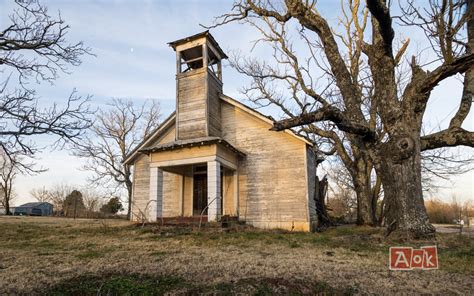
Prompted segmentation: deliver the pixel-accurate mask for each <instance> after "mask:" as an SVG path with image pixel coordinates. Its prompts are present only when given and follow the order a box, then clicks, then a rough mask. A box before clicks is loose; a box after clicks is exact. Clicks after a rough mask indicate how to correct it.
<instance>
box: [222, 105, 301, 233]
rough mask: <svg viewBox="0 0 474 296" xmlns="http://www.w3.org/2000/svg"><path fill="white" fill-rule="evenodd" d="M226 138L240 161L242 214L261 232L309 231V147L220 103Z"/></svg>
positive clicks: (261, 121) (240, 202)
mask: <svg viewBox="0 0 474 296" xmlns="http://www.w3.org/2000/svg"><path fill="white" fill-rule="evenodd" d="M221 116H222V137H223V138H224V139H226V140H227V141H228V142H229V143H231V144H232V145H233V146H235V147H236V148H237V149H239V150H241V151H243V152H244V153H246V157H245V158H244V159H242V160H240V161H239V206H240V209H239V213H240V218H241V219H242V220H245V221H247V222H248V223H250V224H253V225H255V226H257V227H262V228H278V227H279V228H285V229H292V228H293V229H295V230H309V214H308V186H307V185H308V179H307V166H306V146H307V144H306V143H305V142H303V141H301V140H299V139H297V138H295V137H294V136H292V135H289V134H288V133H284V132H272V131H269V128H270V127H271V124H270V123H268V122H265V121H263V120H262V119H260V118H258V117H256V116H254V115H251V114H250V113H248V112H246V111H245V110H242V109H241V108H238V107H235V106H233V105H231V104H229V103H227V102H225V101H222V100H221Z"/></svg>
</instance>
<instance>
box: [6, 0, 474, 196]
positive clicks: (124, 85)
mask: <svg viewBox="0 0 474 296" xmlns="http://www.w3.org/2000/svg"><path fill="white" fill-rule="evenodd" d="M12 2H13V1H7V0H0V26H1V27H2V28H3V27H5V25H6V23H7V21H8V20H7V15H8V14H9V13H10V12H11V10H12V8H13V5H12ZM42 3H44V4H46V6H48V8H49V11H50V13H51V14H55V13H56V12H57V11H58V10H60V11H61V15H62V17H63V19H64V20H66V22H67V23H68V24H69V25H70V27H71V29H70V32H69V34H68V38H69V40H71V41H78V40H82V41H84V43H85V44H86V45H87V46H89V47H91V48H92V51H93V52H94V53H95V54H96V55H97V56H96V57H92V56H86V57H84V59H83V64H82V65H81V66H80V67H77V68H73V69H71V70H72V71H73V74H71V75H65V74H64V75H62V76H61V77H60V78H59V79H58V80H57V81H56V82H55V85H53V86H50V85H48V84H41V85H38V87H37V89H38V91H39V94H40V96H41V97H42V98H43V100H44V101H47V102H53V101H56V102H61V101H63V100H64V99H65V98H66V97H67V96H68V95H69V93H70V92H71V91H72V89H73V88H77V90H78V92H79V94H82V95H88V94H90V95H92V96H93V99H92V100H93V104H94V105H96V106H99V107H100V106H103V105H104V103H105V102H106V101H107V100H108V99H110V98H111V97H121V98H131V99H133V100H136V101H137V102H140V101H143V100H145V99H150V98H151V99H156V100H159V102H160V104H161V107H162V113H163V115H165V116H166V115H167V114H169V113H171V112H172V111H173V110H174V107H175V76H174V75H175V54H174V51H173V50H172V49H171V48H170V47H169V46H168V45H167V42H170V41H173V40H176V39H180V38H182V37H186V36H188V35H192V34H195V33H197V32H200V31H203V28H202V27H200V26H199V24H200V23H203V24H210V23H212V20H213V18H214V17H215V16H217V15H220V14H222V13H225V12H227V11H228V10H229V9H230V8H231V6H232V1H222V0H205V1H191V0H189V1H187V0H175V1H151V0H148V1H141V0H136V1H90V0H89V1H87V0H84V1H73V0H51V1H43V2H42ZM318 5H319V7H320V11H321V13H322V14H323V15H326V16H327V18H328V19H329V21H330V22H331V24H332V25H333V26H334V27H337V15H338V14H339V12H340V2H339V1H334V0H320V1H319V2H318ZM211 32H212V34H213V35H214V37H215V39H216V40H217V41H218V42H219V44H220V45H221V47H222V48H223V49H224V51H227V52H229V51H230V50H241V51H242V52H243V53H250V51H251V48H252V43H251V41H253V40H255V39H257V38H258V37H259V36H258V34H257V32H255V31H254V30H252V29H251V28H249V27H247V26H242V25H238V24H231V25H227V26H224V27H220V28H216V29H213V30H212V31H211ZM412 33H413V34H412ZM403 34H406V35H407V36H404V35H402V34H401V33H399V32H397V35H396V36H397V38H401V39H403V38H404V37H411V38H412V39H413V40H414V41H413V42H412V43H411V44H410V47H411V50H413V51H416V50H417V49H418V48H424V47H426V44H424V43H420V42H418V41H417V38H416V37H415V38H414V37H413V36H411V35H416V34H417V33H416V32H410V31H406V29H405V31H403ZM266 53H267V52H266V51H265V48H256V49H255V50H254V51H253V52H252V53H251V54H252V55H253V56H256V57H261V58H265V57H266ZM223 80H224V92H225V93H226V94H227V95H229V96H232V97H234V98H236V99H242V97H243V96H242V95H241V94H240V93H239V89H240V88H241V87H242V86H245V85H246V83H247V80H246V79H245V78H244V77H242V76H240V75H239V74H237V73H236V72H235V71H233V70H232V69H231V68H230V67H227V66H226V65H224V77H223ZM460 92H461V88H460V84H459V81H456V80H454V79H452V80H451V81H449V82H447V83H443V84H442V85H441V86H440V87H438V88H437V89H436V91H435V93H434V94H433V100H432V101H431V102H430V103H429V107H428V110H427V115H426V121H427V123H428V124H427V128H428V129H436V128H438V127H439V126H441V127H443V126H446V124H447V123H448V122H449V118H447V116H448V115H449V113H450V112H452V111H453V110H455V108H456V106H457V104H458V103H459V97H460V96H459V94H460ZM270 111H271V110H270ZM471 113H472V112H471ZM271 115H273V116H275V117H278V116H279V115H280V114H278V113H277V114H271ZM472 119H473V116H472V115H471V116H470V117H469V118H468V120H467V123H466V124H465V127H466V128H468V129H470V130H473V129H474V128H473V126H474V124H473V120H472ZM39 141H40V142H41V143H47V142H48V141H50V139H49V138H42V139H39ZM463 149H469V148H463ZM471 153H472V151H471ZM39 157H40V158H41V160H40V161H39V163H40V164H41V165H42V166H45V167H47V168H49V171H48V172H46V173H43V174H41V175H38V176H33V177H31V176H22V177H19V178H18V180H17V182H16V192H17V195H18V198H17V200H16V201H15V202H14V203H15V204H20V203H23V202H25V201H28V200H31V198H30V194H29V191H30V190H31V189H32V188H36V187H42V186H46V187H48V186H50V185H51V184H55V183H61V182H67V183H71V184H77V185H83V184H85V179H86V177H87V175H88V173H87V172H83V171H80V170H79V168H80V166H81V160H79V159H77V158H75V157H73V156H71V155H70V153H69V152H68V151H55V152H50V151H44V153H42V154H41V155H39ZM473 179H474V174H473V173H469V174H465V175H462V176H458V177H455V178H453V180H452V182H451V183H445V184H444V185H445V186H446V187H447V188H445V189H443V190H441V191H440V193H439V195H440V196H444V197H447V198H448V199H449V198H450V197H451V195H452V194H453V193H455V194H456V195H457V196H458V197H459V198H461V199H464V200H466V199H469V198H472V195H473V192H474V189H473V183H474V182H473Z"/></svg>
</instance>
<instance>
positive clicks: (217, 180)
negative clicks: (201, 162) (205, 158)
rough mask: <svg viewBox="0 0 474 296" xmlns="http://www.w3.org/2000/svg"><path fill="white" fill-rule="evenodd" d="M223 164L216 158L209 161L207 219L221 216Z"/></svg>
mask: <svg viewBox="0 0 474 296" xmlns="http://www.w3.org/2000/svg"><path fill="white" fill-rule="evenodd" d="M221 202H222V194H221V164H220V163H219V162H218V161H216V160H214V161H209V162H208V163H207V204H208V208H207V220H208V221H218V220H219V219H220V217H221V214H222V213H221Z"/></svg>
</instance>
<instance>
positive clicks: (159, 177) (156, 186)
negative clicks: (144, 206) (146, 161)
mask: <svg viewBox="0 0 474 296" xmlns="http://www.w3.org/2000/svg"><path fill="white" fill-rule="evenodd" d="M148 209H149V210H148V214H149V217H148V221H150V222H156V220H157V218H158V217H162V216H163V171H162V170H161V169H160V168H157V167H152V168H150V200H149V201H148Z"/></svg>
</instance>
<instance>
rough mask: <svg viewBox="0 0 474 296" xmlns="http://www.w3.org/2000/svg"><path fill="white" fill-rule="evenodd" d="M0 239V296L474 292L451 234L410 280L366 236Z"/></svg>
mask: <svg viewBox="0 0 474 296" xmlns="http://www.w3.org/2000/svg"><path fill="white" fill-rule="evenodd" d="M0 237H1V239H2V243H1V244H0V295H3V294H35V293H36V294H63V293H66V294H76V295H96V294H104V295H105V294H124V293H125V294H143V295H154V294H158V295H159V294H163V293H165V291H172V292H173V293H178V294H180V293H181V294H182V293H191V294H199V293H203V294H232V293H233V294H271V293H278V294H290V293H292V294H293V293H295V292H296V294H315V293H318V292H322V293H324V294H358V293H361V294H370V293H375V294H393V293H397V292H398V293H400V292H403V293H407V294H414V293H429V294H440V295H450V294H453V295H456V294H472V291H474V286H473V285H474V239H473V238H472V237H465V236H462V237H461V236H459V235H456V234H443V235H440V236H438V246H439V248H440V260H439V261H440V270H435V271H410V272H393V271H389V270H388V268H387V264H388V247H389V246H390V245H391V244H393V242H389V241H385V240H384V239H383V237H382V235H381V233H380V230H378V229H371V228H355V227H341V228H336V229H331V230H329V231H327V232H324V233H322V234H311V233H288V232H282V231H257V230H245V231H238V232H222V231H220V230H217V229H205V230H202V231H197V230H193V229H190V228H158V227H156V226H147V227H145V228H141V227H137V226H136V225H133V224H130V223H128V222H126V221H118V220H107V221H106V222H102V221H99V220H85V219H84V220H82V219H78V220H71V219H59V218H43V217H0ZM397 244H399V243H397ZM423 244H424V242H416V243H410V244H407V243H405V245H411V246H414V247H417V246H419V245H423Z"/></svg>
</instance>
